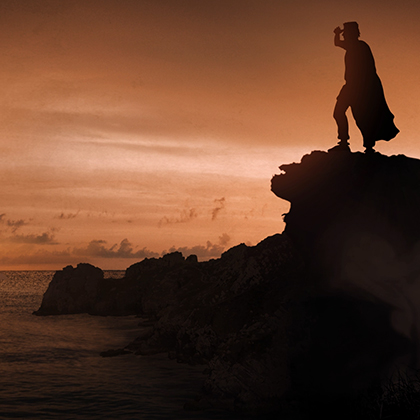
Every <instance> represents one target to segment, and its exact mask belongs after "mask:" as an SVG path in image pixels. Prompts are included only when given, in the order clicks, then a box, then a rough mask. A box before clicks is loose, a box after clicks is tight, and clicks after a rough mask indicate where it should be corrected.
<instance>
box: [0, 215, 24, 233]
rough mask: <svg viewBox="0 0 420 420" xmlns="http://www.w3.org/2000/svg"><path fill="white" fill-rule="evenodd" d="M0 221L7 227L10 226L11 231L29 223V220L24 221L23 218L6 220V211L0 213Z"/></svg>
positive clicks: (13, 231)
mask: <svg viewBox="0 0 420 420" xmlns="http://www.w3.org/2000/svg"><path fill="white" fill-rule="evenodd" d="M0 223H2V224H4V225H6V226H7V227H8V228H11V231H12V233H15V232H16V231H17V230H18V229H19V228H21V227H22V226H25V225H28V224H29V222H28V221H25V220H24V219H18V220H12V219H7V220H6V213H2V214H0Z"/></svg>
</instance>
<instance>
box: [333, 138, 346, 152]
mask: <svg viewBox="0 0 420 420" xmlns="http://www.w3.org/2000/svg"><path fill="white" fill-rule="evenodd" d="M328 151H329V152H350V146H349V142H348V141H347V140H340V141H339V142H338V144H337V145H336V146H334V147H331V149H328Z"/></svg>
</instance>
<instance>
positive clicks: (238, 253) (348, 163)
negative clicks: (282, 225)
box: [36, 152, 420, 418]
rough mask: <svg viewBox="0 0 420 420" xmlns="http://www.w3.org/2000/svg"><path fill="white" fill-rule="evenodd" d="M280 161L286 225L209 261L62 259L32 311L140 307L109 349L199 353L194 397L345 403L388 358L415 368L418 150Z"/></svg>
mask: <svg viewBox="0 0 420 420" xmlns="http://www.w3.org/2000/svg"><path fill="white" fill-rule="evenodd" d="M281 170H282V171H284V173H283V174H281V175H276V176H275V177H274V178H273V180H272V190H273V192H274V193H275V194H276V195H277V196H279V197H281V198H283V199H286V200H288V201H290V202H291V209H290V212H289V213H288V214H287V215H286V217H285V221H286V229H285V232H284V233H283V234H281V235H280V234H277V235H274V236H271V237H269V238H266V239H265V240H263V241H262V242H260V243H259V244H258V245H256V246H254V247H248V246H246V245H244V244H241V245H238V246H236V247H234V248H232V249H230V250H228V251H227V252H225V253H224V254H223V255H222V256H221V258H219V259H216V260H210V261H207V262H198V261H197V258H196V257H195V256H189V257H188V258H186V259H185V258H184V256H183V255H182V254H181V253H178V252H175V253H172V254H168V255H165V256H164V257H162V258H158V259H156V258H151V259H145V260H144V261H142V262H139V263H137V264H134V265H132V266H131V267H129V268H128V269H127V271H126V273H125V277H124V278H123V279H119V280H113V279H108V280H104V279H103V274H102V272H101V271H100V270H99V269H97V268H94V267H92V266H90V265H86V264H80V265H78V267H77V268H76V269H74V268H72V267H66V268H65V269H64V270H63V271H59V272H57V273H56V275H55V276H54V279H53V281H52V282H51V284H50V286H49V288H48V290H47V292H46V293H45V296H44V300H43V302H42V305H41V308H40V309H39V311H37V312H36V314H38V315H49V314H60V313H75V312H87V313H91V314H100V315H107V314H113V315H125V314H139V315H141V316H142V317H143V318H148V319H149V320H150V321H151V322H150V324H149V326H147V328H146V327H145V328H143V332H142V334H141V335H140V336H139V337H138V338H137V339H136V340H135V341H134V342H132V343H130V344H129V345H127V347H126V348H125V349H118V350H112V351H108V352H104V353H103V355H104V356H115V355H118V354H123V353H125V352H127V351H129V352H134V353H136V354H141V355H148V354H154V353H159V352H167V353H168V354H169V356H170V357H171V358H174V359H177V360H178V361H180V362H187V363H193V364H196V363H203V364H207V366H208V369H207V371H208V377H207V380H206V382H205V384H204V393H203V395H202V396H201V399H200V401H198V402H197V404H196V405H197V407H198V408H200V407H209V406H213V405H216V406H218V407H220V406H224V407H228V408H230V409H236V410H243V411H246V412H255V413H261V412H266V411H273V410H280V409H282V410H285V412H286V411H287V409H290V407H294V406H295V404H296V403H297V402H300V403H301V406H306V407H312V406H313V404H314V402H315V401H320V400H323V401H329V402H331V401H340V402H341V401H342V400H343V398H348V397H350V398H353V397H356V396H357V395H358V393H360V392H368V391H369V390H370V389H372V388H374V387H375V386H377V385H380V383H381V381H382V380H383V379H384V378H386V377H388V376H389V375H390V374H392V372H393V371H394V370H395V367H396V366H397V367H401V366H403V365H406V364H408V365H411V366H413V367H417V347H418V341H419V340H418V339H417V336H418V333H417V330H418V329H417V326H418V325H419V321H420V318H419V315H418V314H417V310H416V307H417V303H418V302H419V301H420V287H418V286H417V278H418V277H420V276H419V275H418V274H419V273H418V272H419V263H418V262H419V261H420V252H417V251H416V249H417V248H416V243H417V240H418V239H417V238H419V237H420V224H419V223H417V217H418V214H419V210H420V182H419V181H420V162H419V161H417V160H415V159H409V158H406V157H405V156H392V157H386V156H382V155H380V154H374V155H372V156H367V155H363V154H360V153H354V154H352V153H340V152H335V153H325V152H313V153H312V154H311V155H308V156H305V157H304V158H303V159H302V162H301V163H299V164H296V163H295V164H291V165H283V166H281ZM419 284H420V282H419ZM330 406H331V405H330ZM302 415H303V416H304V413H303V414H302ZM294 418H296V417H294ZM340 418H343V417H342V415H341V413H340Z"/></svg>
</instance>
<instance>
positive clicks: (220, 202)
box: [211, 197, 225, 220]
mask: <svg viewBox="0 0 420 420" xmlns="http://www.w3.org/2000/svg"><path fill="white" fill-rule="evenodd" d="M214 203H215V207H214V208H213V210H212V212H211V220H216V217H217V216H218V215H219V213H220V212H221V211H222V210H223V209H224V208H225V197H222V198H216V199H215V200H214Z"/></svg>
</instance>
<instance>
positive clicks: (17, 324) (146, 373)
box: [0, 271, 241, 420]
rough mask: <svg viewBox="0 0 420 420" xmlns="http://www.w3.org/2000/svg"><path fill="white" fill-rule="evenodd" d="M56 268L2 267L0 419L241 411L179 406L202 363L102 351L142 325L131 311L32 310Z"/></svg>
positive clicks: (197, 382)
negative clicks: (107, 313)
mask: <svg viewBox="0 0 420 420" xmlns="http://www.w3.org/2000/svg"><path fill="white" fill-rule="evenodd" d="M123 273H124V272H115V271H114V272H112V271H107V272H105V276H113V277H116V276H117V277H118V276H120V277H122V275H123ZM53 275H54V272H53V271H2V272H0V419H15V418H19V419H20V418H28V419H43V420H44V419H60V420H65V419H81V420H82V419H83V420H84V419H86V420H87V419H101V420H103V419H122V420H124V419H145V420H148V419H171V420H176V419H191V420H202V419H231V418H241V417H236V416H235V415H232V414H229V413H226V412H222V411H217V410H215V411H211V410H210V411H205V412H204V411H188V410H185V409H184V405H185V403H188V402H191V401H193V400H194V397H195V396H196V395H197V393H198V392H199V390H200V388H201V385H202V383H203V380H204V378H205V377H204V374H203V369H204V366H189V365H186V364H179V363H176V361H174V360H169V359H168V357H167V355H166V354H160V355H155V356H135V355H133V354H129V355H122V356H117V357H101V356H100V353H101V352H102V351H106V350H109V349H118V348H122V347H124V346H125V345H126V344H128V343H129V342H130V341H131V340H133V339H134V338H135V337H136V336H137V335H138V334H139V333H140V332H141V329H140V328H141V327H139V325H138V324H139V319H138V318H136V317H134V316H127V317H112V316H108V317H99V316H90V315H86V314H78V315H59V316H44V317H40V316H34V315H32V312H33V311H34V310H37V309H38V308H39V306H40V304H41V300H42V296H43V293H44V292H45V290H46V289H47V287H48V284H49V282H50V281H51V279H52V277H53Z"/></svg>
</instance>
